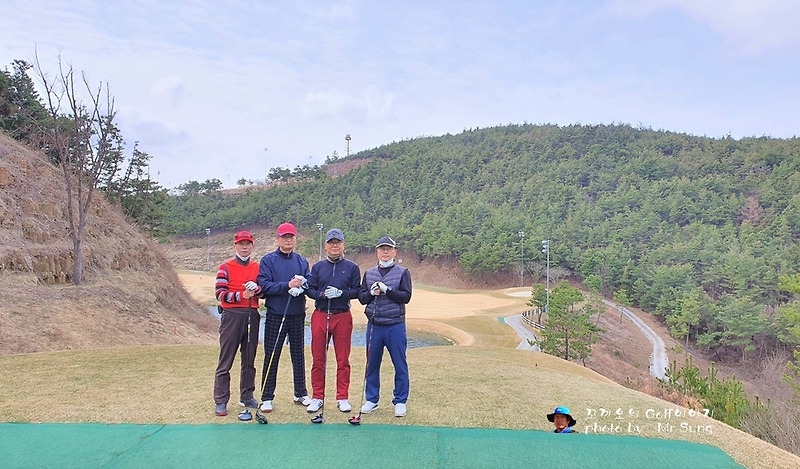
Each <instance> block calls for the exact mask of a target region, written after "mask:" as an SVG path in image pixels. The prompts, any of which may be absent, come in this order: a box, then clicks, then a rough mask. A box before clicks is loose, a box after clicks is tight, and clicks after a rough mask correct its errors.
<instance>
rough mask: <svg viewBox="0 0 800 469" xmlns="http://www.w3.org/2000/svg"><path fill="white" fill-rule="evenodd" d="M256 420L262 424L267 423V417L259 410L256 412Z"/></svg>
mask: <svg viewBox="0 0 800 469" xmlns="http://www.w3.org/2000/svg"><path fill="white" fill-rule="evenodd" d="M256 422H258V423H260V424H263V425H266V424H267V423H269V422H267V417H266V416H265V415H264V414H262V413H261V411H260V410H259V411H257V412H256Z"/></svg>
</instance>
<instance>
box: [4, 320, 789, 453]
mask: <svg viewBox="0 0 800 469" xmlns="http://www.w3.org/2000/svg"><path fill="white" fill-rule="evenodd" d="M494 315H495V312H494V311H489V312H485V314H483V315H475V316H470V317H465V318H458V319H448V320H447V321H446V322H448V323H450V325H451V327H452V326H455V327H458V328H459V329H461V330H463V331H465V332H466V333H468V334H470V335H473V336H475V337H477V340H476V341H475V344H474V345H470V346H454V347H429V348H423V349H415V350H410V351H409V353H408V358H409V364H410V368H411V373H412V387H411V393H412V394H411V398H410V400H409V414H408V416H407V417H406V418H404V419H396V418H394V417H393V415H392V412H391V406H390V404H389V402H390V398H391V388H392V383H391V379H392V370H391V362H390V361H389V360H388V356H387V359H386V360H385V361H384V373H383V376H382V381H383V384H382V400H381V404H382V405H383V407H384V408H383V409H381V410H380V411H378V412H376V413H374V414H371V415H369V416H366V417H365V421H366V422H378V423H392V424H400V425H411V424H414V425H433V426H458V427H497V428H512V429H521V428H529V429H540V430H548V429H550V428H551V427H550V425H551V424H550V423H549V422H547V420H546V419H545V414H546V413H548V412H550V411H552V408H553V407H554V406H555V405H558V404H564V405H568V406H570V407H571V408H572V410H573V413H574V415H575V417H576V418H577V419H578V426H577V427H578V428H579V429H580V430H581V431H584V430H585V425H592V424H593V423H594V422H597V423H598V424H600V425H609V424H612V423H620V424H621V425H622V426H621V428H620V429H619V431H618V433H619V434H622V435H628V434H631V433H629V431H628V426H627V425H628V423H630V424H632V425H634V426H635V427H638V431H639V432H636V430H633V432H634V433H636V434H639V435H642V436H646V437H661V438H674V439H684V440H688V441H694V442H699V443H706V444H710V445H714V446H717V447H720V448H722V449H723V450H724V451H726V452H727V453H728V454H730V455H731V456H732V457H733V458H734V459H736V460H737V461H738V462H739V463H741V464H743V465H745V466H746V467H765V468H766V467H770V468H772V467H800V458H798V457H796V456H794V455H791V454H789V453H787V452H785V451H783V450H780V449H778V448H775V447H774V446H771V445H769V444H767V443H764V442H762V441H761V440H758V439H756V438H754V437H752V436H750V435H748V434H746V433H744V432H741V431H739V430H736V429H733V428H731V427H728V426H727V425H724V424H722V423H720V422H717V421H713V420H711V419H708V418H705V417H694V418H688V417H687V418H675V417H671V418H667V417H661V418H656V417H653V416H650V417H648V415H649V413H648V410H652V411H656V412H661V411H663V410H664V409H665V408H666V409H675V408H676V406H675V405H674V404H670V403H667V402H665V401H662V400H659V399H656V398H654V397H651V396H648V395H645V394H642V393H639V392H637V391H633V390H630V389H627V388H625V387H623V386H621V385H618V384H616V383H613V382H611V381H610V380H608V379H606V378H604V377H602V376H600V375H598V374H597V373H595V372H593V371H591V370H589V369H587V368H584V367H582V366H579V365H576V364H574V363H569V362H565V361H563V360H560V359H558V358H555V357H551V356H549V355H546V354H542V353H535V352H525V351H519V350H516V349H514V346H515V344H516V340H515V338H514V335H513V332H511V330H510V328H507V327H505V326H503V325H502V324H501V323H500V322H499V321H497V320H496V317H495V316H494ZM354 316H356V317H357V318H358V316H359V315H358V314H355V315H354ZM362 351H363V349H361V348H355V349H354V353H353V354H352V362H353V375H352V385H351V395H350V399H351V401H352V402H353V404H354V405H358V403H359V401H360V395H359V393H360V392H361V376H363V375H361V373H363V369H364V357H363V352H362ZM216 355H217V347H216V345H211V344H209V345H176V346H155V347H132V348H111V349H97V350H79V351H69V352H45V353H36V354H27V355H12V356H0V369H3V370H5V373H3V374H2V375H0V388H2V389H4V390H10V389H13V390H16V391H14V392H6V393H3V394H2V395H0V419H1V420H4V421H18V422H43V421H48V422H53V421H54V422H132V423H152V422H158V423H194V424H199V423H212V422H214V423H219V422H225V423H233V422H237V420H236V417H235V413H236V406H235V405H233V403H232V405H231V407H230V411H231V414H230V415H229V416H228V417H226V418H224V419H220V418H217V417H214V416H213V415H212V400H211V390H212V389H211V388H212V380H213V372H214V367H215V365H216ZM306 356H307V365H309V363H310V362H309V359H310V351H308V350H307V354H306ZM257 360H263V349H261V350H259V353H258V357H257ZM30 370H35V372H33V373H31V372H30ZM233 371H234V372H233V376H232V382H233V383H236V382H238V376H237V373H236V370H233ZM329 376H332V370H331V373H329ZM329 379H332V378H329ZM290 380H291V372H290V366H289V363H288V361H282V362H281V368H280V371H279V384H278V389H277V391H278V392H277V395H276V401H275V408H276V410H275V412H274V413H273V414H271V416H270V421H271V422H272V423H285V422H301V423H305V422H308V419H309V414H307V413H306V412H305V409H304V408H303V407H300V406H295V405H293V404H292V403H291V393H290V391H289V390H290V389H291V382H290ZM54 395H55V396H57V398H56V399H55V400H53V396H54ZM43 402H53V405H50V406H47V407H46V410H44V409H43V407H42V406H41V404H42V403H43ZM618 408H619V409H622V410H623V412H624V413H625V414H626V415H625V420H624V421H620V422H616V421H615V420H614V419H613V418H611V417H600V415H599V413H600V412H601V410H600V409H611V410H612V411H613V410H616V409H618ZM588 409H594V410H596V411H597V412H598V416H597V417H596V418H594V419H592V418H589V417H587V413H588ZM629 412H639V415H638V416H630V415H628V414H629ZM330 413H331V414H332V415H333V416H331V417H329V418H330V419H331V420H332V421H339V420H341V422H342V423H344V422H345V420H346V416H345V415H343V414H339V413H338V411H335V410H334V409H332V408H330ZM682 422H686V423H687V424H690V425H691V426H692V428H694V429H696V428H697V427H698V425H699V426H701V427H702V428H703V430H704V431H703V432H702V433H697V432H692V433H689V432H684V431H681V427H680V425H681V423H682ZM658 424H661V425H662V426H665V425H673V426H674V428H673V429H672V431H668V432H659V431H658ZM709 428H710V432H709V431H708V429H709Z"/></svg>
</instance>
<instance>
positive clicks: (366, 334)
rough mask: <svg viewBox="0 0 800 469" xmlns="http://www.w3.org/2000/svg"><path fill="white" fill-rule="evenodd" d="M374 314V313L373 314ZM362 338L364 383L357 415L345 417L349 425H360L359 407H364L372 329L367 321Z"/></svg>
mask: <svg viewBox="0 0 800 469" xmlns="http://www.w3.org/2000/svg"><path fill="white" fill-rule="evenodd" d="M373 316H374V314H373ZM364 340H365V342H366V346H367V360H366V362H365V363H364V384H363V385H362V386H361V404H360V405H359V406H358V415H356V416H355V417H350V418H349V419H347V421H348V422H350V425H361V408H362V407H364V399H365V396H366V395H367V370H368V369H369V351H370V349H371V348H372V330H371V329H370V328H369V323H367V329H366V330H365V331H364Z"/></svg>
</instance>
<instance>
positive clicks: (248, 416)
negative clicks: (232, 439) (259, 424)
mask: <svg viewBox="0 0 800 469" xmlns="http://www.w3.org/2000/svg"><path fill="white" fill-rule="evenodd" d="M239 420H242V421H244V422H246V421H248V420H253V414H251V413H250V410H248V409H244V410H243V411H241V412H239Z"/></svg>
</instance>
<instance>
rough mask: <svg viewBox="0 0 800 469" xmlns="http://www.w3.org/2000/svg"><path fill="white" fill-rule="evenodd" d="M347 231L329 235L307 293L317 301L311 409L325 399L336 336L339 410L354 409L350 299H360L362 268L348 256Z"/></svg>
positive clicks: (315, 265) (314, 322) (312, 340)
mask: <svg viewBox="0 0 800 469" xmlns="http://www.w3.org/2000/svg"><path fill="white" fill-rule="evenodd" d="M344 247H345V243H344V233H342V230H340V229H338V228H334V229H332V230H329V231H328V233H327V235H326V236H325V252H327V256H326V258H325V259H323V260H321V261H319V262H317V263H316V264H314V266H313V267H312V268H311V277H309V278H308V290H306V295H308V297H309V298H311V299H313V300H314V313H313V314H312V315H311V356H312V365H311V388H312V389H313V394H312V397H313V399H311V404H310V405H309V406H308V411H309V412H316V411H318V410H319V409H320V407H322V403H323V400H324V399H325V370H326V367H327V349H328V340H330V339H333V348H334V351H335V353H336V400H337V406H338V407H339V410H340V411H342V412H350V410H351V409H352V406H351V405H350V402H349V401H348V400H347V399H348V392H349V388H350V338H351V335H352V333H353V316H352V314H350V300H351V299H354V298H358V291H359V288H360V286H361V271H360V270H359V268H358V266H357V265H356V264H355V262H352V261H350V260H348V259H345V257H344Z"/></svg>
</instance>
